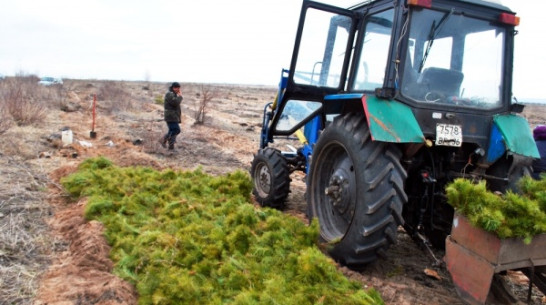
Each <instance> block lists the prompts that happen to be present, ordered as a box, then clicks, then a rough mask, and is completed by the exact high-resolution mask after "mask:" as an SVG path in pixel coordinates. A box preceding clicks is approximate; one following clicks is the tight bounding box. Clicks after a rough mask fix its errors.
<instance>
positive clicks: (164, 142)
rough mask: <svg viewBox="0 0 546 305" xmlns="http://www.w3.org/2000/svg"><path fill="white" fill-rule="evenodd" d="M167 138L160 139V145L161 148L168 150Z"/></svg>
mask: <svg viewBox="0 0 546 305" xmlns="http://www.w3.org/2000/svg"><path fill="white" fill-rule="evenodd" d="M167 140H168V139H167V138H166V137H163V138H162V139H159V144H161V147H163V148H167Z"/></svg>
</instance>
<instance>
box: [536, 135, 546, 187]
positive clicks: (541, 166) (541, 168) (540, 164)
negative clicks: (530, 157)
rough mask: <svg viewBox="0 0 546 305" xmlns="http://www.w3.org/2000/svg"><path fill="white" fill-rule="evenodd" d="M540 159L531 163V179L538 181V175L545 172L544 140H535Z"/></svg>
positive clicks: (545, 152)
mask: <svg viewBox="0 0 546 305" xmlns="http://www.w3.org/2000/svg"><path fill="white" fill-rule="evenodd" d="M535 142H536V143H537V148H538V153H539V154H540V159H536V160H534V161H533V177H535V178H536V179H538V178H539V177H540V173H543V172H546V140H536V141H535Z"/></svg>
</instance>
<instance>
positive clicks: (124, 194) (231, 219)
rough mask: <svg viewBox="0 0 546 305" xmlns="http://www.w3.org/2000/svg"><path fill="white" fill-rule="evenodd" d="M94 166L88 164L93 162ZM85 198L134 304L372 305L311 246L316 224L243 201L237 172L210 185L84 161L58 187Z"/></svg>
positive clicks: (208, 179)
mask: <svg viewBox="0 0 546 305" xmlns="http://www.w3.org/2000/svg"><path fill="white" fill-rule="evenodd" d="M95 163H96V164H95ZM61 182H62V183H63V185H64V187H65V188H66V189H67V190H69V192H70V193H71V194H72V195H73V196H81V195H84V194H85V195H87V196H90V198H89V200H88V205H87V207H86V209H85V216H86V218H87V219H97V220H99V221H101V222H102V223H104V225H105V229H106V232H105V236H106V238H107V240H108V241H109V243H110V244H111V245H112V252H111V258H112V259H113V260H114V263H115V270H114V272H115V273H116V274H118V275H119V276H121V277H122V278H124V279H126V280H128V281H130V282H132V283H133V284H134V285H135V286H136V287H137V290H138V293H139V297H140V299H139V303H140V304H225V303H231V304H298V305H299V304H382V300H381V297H380V296H379V295H378V293H377V292H376V291H375V290H369V291H364V290H362V289H361V287H360V283H357V282H353V281H350V280H348V279H347V278H345V277H344V276H343V274H341V273H340V272H338V271H337V270H336V268H335V265H334V263H333V261H332V260H331V259H330V258H328V257H327V256H325V255H324V254H323V253H322V252H320V251H319V250H318V248H317V246H316V244H315V243H316V240H317V237H318V223H317V222H316V221H314V222H313V223H312V224H311V225H306V224H304V223H303V222H301V221H300V220H298V219H296V218H295V217H292V216H288V215H284V214H282V213H281V212H279V211H277V210H273V209H268V208H265V209H260V208H256V207H255V206H253V205H252V204H251V203H250V191H251V187H252V184H251V182H250V179H249V177H248V174H247V173H246V172H242V171H236V172H233V173H229V174H227V175H223V176H218V177H213V176H210V175H207V174H205V173H203V172H202V171H201V170H199V169H198V170H195V171H192V172H181V171H173V170H164V171H161V172H158V171H155V170H152V169H149V168H119V167H116V166H112V165H110V164H109V163H108V162H105V160H104V159H101V158H99V159H90V160H89V161H86V162H85V163H84V164H82V166H81V167H80V169H79V171H78V172H77V173H75V174H72V175H70V176H68V177H65V178H63V179H62V180H61Z"/></svg>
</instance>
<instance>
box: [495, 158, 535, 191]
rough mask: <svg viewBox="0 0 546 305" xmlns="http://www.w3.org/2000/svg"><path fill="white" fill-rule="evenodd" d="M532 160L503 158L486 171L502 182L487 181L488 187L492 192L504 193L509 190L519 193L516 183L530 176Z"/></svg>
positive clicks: (496, 180)
mask: <svg viewBox="0 0 546 305" xmlns="http://www.w3.org/2000/svg"><path fill="white" fill-rule="evenodd" d="M532 162H533V159H531V158H528V157H519V156H518V157H516V156H504V157H502V158H501V159H500V160H498V161H497V162H496V163H495V164H493V165H492V166H491V167H490V168H488V169H487V174H489V175H491V176H495V177H500V178H502V179H504V181H503V180H498V179H489V180H488V181H487V184H488V187H489V189H490V190H492V191H498V192H501V193H505V192H506V191H508V190H510V191H512V192H516V193H518V192H519V188H518V182H519V180H520V179H521V178H523V177H525V176H531V173H532V172H533V169H532V167H531V164H532Z"/></svg>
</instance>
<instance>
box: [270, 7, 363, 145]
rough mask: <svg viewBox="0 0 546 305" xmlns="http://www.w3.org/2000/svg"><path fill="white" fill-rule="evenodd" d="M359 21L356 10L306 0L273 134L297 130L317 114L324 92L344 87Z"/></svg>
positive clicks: (338, 90)
mask: <svg viewBox="0 0 546 305" xmlns="http://www.w3.org/2000/svg"><path fill="white" fill-rule="evenodd" d="M357 23H358V19H357V15H356V14H355V13H354V12H353V11H350V10H347V9H343V8H339V7H335V6H331V5H326V4H323V3H318V2H313V1H304V2H303V5H302V10H301V15H300V21H299V26H298V31H297V34H296V41H295V45H294V51H293V54H292V61H291V65H290V70H289V72H288V76H287V81H286V88H284V90H283V91H282V92H281V94H280V99H279V104H278V107H279V109H278V111H276V113H275V116H274V117H273V120H272V127H273V129H272V130H273V134H275V135H290V134H292V133H294V132H295V131H297V130H298V129H300V128H301V127H302V126H304V125H305V124H306V123H308V122H309V121H311V120H312V119H313V118H316V117H317V115H318V114H319V113H320V112H321V109H322V104H321V102H322V101H323V98H324V96H326V95H328V94H334V93H338V92H340V91H343V90H344V89H345V86H346V82H347V71H348V66H349V62H350V60H351V57H352V49H353V43H354V38H355V30H356V28H357ZM319 125H320V124H319ZM319 125H315V126H319Z"/></svg>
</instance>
